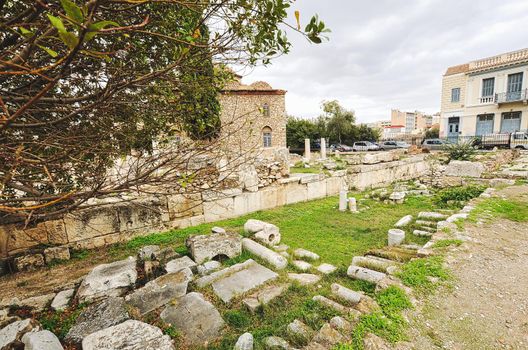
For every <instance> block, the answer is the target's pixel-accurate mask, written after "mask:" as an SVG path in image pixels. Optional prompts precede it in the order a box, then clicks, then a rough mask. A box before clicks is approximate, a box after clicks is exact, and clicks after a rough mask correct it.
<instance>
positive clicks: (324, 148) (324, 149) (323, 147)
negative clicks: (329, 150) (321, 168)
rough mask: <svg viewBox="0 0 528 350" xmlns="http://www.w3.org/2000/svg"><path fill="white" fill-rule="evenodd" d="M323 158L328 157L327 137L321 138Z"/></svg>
mask: <svg viewBox="0 0 528 350" xmlns="http://www.w3.org/2000/svg"><path fill="white" fill-rule="evenodd" d="M321 159H322V160H325V159H326V139H325V138H324V137H323V138H321Z"/></svg>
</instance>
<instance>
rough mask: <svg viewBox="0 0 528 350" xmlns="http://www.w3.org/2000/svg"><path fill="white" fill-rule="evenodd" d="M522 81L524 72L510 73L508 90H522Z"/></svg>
mask: <svg viewBox="0 0 528 350" xmlns="http://www.w3.org/2000/svg"><path fill="white" fill-rule="evenodd" d="M522 81H523V74H522V73H516V74H510V75H508V92H520V91H521V90H522Z"/></svg>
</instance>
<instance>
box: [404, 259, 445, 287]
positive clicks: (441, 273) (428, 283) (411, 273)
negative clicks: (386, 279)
mask: <svg viewBox="0 0 528 350" xmlns="http://www.w3.org/2000/svg"><path fill="white" fill-rule="evenodd" d="M443 261H444V258H443V257H442V256H433V257H429V258H422V259H415V260H412V261H410V262H408V263H407V264H405V265H403V266H402V268H401V270H400V272H399V273H398V277H399V278H400V279H401V280H402V282H403V283H404V284H405V285H406V286H409V287H412V288H414V289H416V290H417V291H419V292H427V291H432V290H434V289H435V288H436V287H437V286H438V284H439V283H441V282H445V281H448V280H449V279H450V278H451V275H450V273H449V272H448V271H447V270H446V269H445V268H444V266H443ZM434 279H437V280H438V282H434V281H433V280H434Z"/></svg>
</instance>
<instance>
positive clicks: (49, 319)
mask: <svg viewBox="0 0 528 350" xmlns="http://www.w3.org/2000/svg"><path fill="white" fill-rule="evenodd" d="M83 308H84V305H79V306H78V307H77V308H75V309H66V310H64V311H48V312H44V313H41V314H40V315H39V318H38V321H39V322H40V324H41V325H42V328H44V329H47V330H48V331H50V332H52V333H54V334H55V335H57V337H59V339H64V337H65V336H66V334H68V332H69V331H70V328H71V327H72V326H73V325H74V324H75V321H76V320H77V317H79V314H80V313H81V311H82V309H83Z"/></svg>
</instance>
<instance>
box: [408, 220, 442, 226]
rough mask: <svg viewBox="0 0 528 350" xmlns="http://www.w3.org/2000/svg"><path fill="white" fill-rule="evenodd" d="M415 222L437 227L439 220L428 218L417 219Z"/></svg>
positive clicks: (420, 224)
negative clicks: (429, 219)
mask: <svg viewBox="0 0 528 350" xmlns="http://www.w3.org/2000/svg"><path fill="white" fill-rule="evenodd" d="M414 223H415V224H416V225H419V226H430V227H436V225H438V222H437V221H428V220H416V221H415V222H414Z"/></svg>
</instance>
